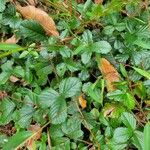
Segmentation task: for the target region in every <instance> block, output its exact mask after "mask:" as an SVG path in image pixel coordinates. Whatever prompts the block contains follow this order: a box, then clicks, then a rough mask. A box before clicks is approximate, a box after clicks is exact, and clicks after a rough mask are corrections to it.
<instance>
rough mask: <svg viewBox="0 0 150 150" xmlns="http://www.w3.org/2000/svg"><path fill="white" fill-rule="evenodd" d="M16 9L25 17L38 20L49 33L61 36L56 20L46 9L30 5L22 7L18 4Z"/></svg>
mask: <svg viewBox="0 0 150 150" xmlns="http://www.w3.org/2000/svg"><path fill="white" fill-rule="evenodd" d="M16 9H17V10H18V11H19V12H20V13H21V14H22V16H23V17H24V18H26V19H33V20H35V21H37V22H38V23H39V24H40V25H41V26H42V27H43V29H44V30H45V32H46V33H47V35H53V36H59V33H58V31H57V29H56V25H55V22H54V21H53V19H52V18H51V17H50V16H49V15H48V14H47V13H46V12H45V11H43V10H41V9H39V8H36V7H35V6H31V5H28V6H25V7H22V6H20V5H18V4H17V5H16Z"/></svg>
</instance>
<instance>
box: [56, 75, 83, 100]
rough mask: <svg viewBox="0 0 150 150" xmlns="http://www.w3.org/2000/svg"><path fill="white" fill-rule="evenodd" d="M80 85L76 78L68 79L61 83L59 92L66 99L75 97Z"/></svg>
mask: <svg viewBox="0 0 150 150" xmlns="http://www.w3.org/2000/svg"><path fill="white" fill-rule="evenodd" d="M81 85H82V83H81V82H80V80H79V79H78V78H76V77H69V78H66V79H64V80H62V81H61V83H60V85H59V92H60V93H61V94H63V95H64V96H65V97H66V98H68V97H72V96H75V95H77V94H79V93H80V91H81Z"/></svg>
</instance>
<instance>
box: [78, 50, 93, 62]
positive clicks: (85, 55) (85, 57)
mask: <svg viewBox="0 0 150 150" xmlns="http://www.w3.org/2000/svg"><path fill="white" fill-rule="evenodd" d="M91 56H92V53H91V52H88V51H87V52H84V53H83V54H82V55H81V60H82V62H83V64H87V63H89V61H90V60H91Z"/></svg>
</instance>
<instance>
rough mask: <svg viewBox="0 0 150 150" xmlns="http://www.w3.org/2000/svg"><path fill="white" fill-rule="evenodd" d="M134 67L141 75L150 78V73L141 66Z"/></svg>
mask: <svg viewBox="0 0 150 150" xmlns="http://www.w3.org/2000/svg"><path fill="white" fill-rule="evenodd" d="M133 69H134V70H135V71H136V72H138V73H139V74H140V75H142V76H144V77H145V78H147V79H150V73H149V72H147V71H145V70H142V69H140V68H136V67H133Z"/></svg>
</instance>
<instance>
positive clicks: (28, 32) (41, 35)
mask: <svg viewBox="0 0 150 150" xmlns="http://www.w3.org/2000/svg"><path fill="white" fill-rule="evenodd" d="M20 33H21V35H22V36H23V37H24V38H29V39H31V40H33V41H35V40H37V41H43V40H45V39H46V36H45V32H44V30H43V28H42V27H41V25H40V24H38V23H37V22H36V21H33V20H24V21H23V22H22V23H21V25H20Z"/></svg>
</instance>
